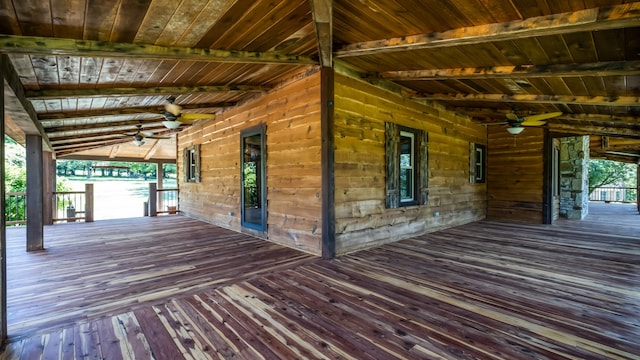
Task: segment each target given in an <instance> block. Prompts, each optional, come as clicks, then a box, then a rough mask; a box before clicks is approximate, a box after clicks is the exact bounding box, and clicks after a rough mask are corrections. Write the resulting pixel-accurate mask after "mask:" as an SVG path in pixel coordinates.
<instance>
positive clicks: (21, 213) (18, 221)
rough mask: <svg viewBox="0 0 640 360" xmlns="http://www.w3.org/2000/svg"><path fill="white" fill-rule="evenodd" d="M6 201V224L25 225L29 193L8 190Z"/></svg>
mask: <svg viewBox="0 0 640 360" xmlns="http://www.w3.org/2000/svg"><path fill="white" fill-rule="evenodd" d="M4 201H5V223H6V225H7V226H10V225H25V224H26V223H27V193H26V192H24V191H20V192H15V191H12V192H7V193H6V194H5V200H4Z"/></svg>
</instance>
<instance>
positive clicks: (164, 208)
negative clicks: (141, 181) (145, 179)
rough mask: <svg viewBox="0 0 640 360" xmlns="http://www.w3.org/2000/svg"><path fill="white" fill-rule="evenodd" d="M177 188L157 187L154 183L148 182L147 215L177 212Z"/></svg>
mask: <svg viewBox="0 0 640 360" xmlns="http://www.w3.org/2000/svg"><path fill="white" fill-rule="evenodd" d="M179 193H180V190H179V189H158V187H157V184H156V183H149V203H148V208H149V211H148V215H149V216H157V215H159V214H169V215H172V214H177V213H178V212H180V209H178V195H179Z"/></svg>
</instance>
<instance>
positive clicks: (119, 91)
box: [25, 85, 271, 100]
mask: <svg viewBox="0 0 640 360" xmlns="http://www.w3.org/2000/svg"><path fill="white" fill-rule="evenodd" d="M269 89H271V88H270V87H268V86H262V85H224V86H169V87H153V88H101V89H44V90H28V91H26V92H25V93H26V96H27V98H29V100H46V99H60V98H69V97H105V96H153V95H182V94H197V93H217V92H262V91H267V90H269Z"/></svg>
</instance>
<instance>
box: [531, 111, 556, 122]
mask: <svg viewBox="0 0 640 360" xmlns="http://www.w3.org/2000/svg"><path fill="white" fill-rule="evenodd" d="M560 115H562V112H560V111H557V112H550V113H544V114H537V115H529V116H525V118H524V121H540V120H546V119H551V118H554V117H556V116H560Z"/></svg>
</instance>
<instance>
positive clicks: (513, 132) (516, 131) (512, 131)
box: [507, 126, 524, 135]
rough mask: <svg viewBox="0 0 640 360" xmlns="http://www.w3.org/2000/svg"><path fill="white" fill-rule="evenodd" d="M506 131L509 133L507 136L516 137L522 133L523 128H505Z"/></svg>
mask: <svg viewBox="0 0 640 360" xmlns="http://www.w3.org/2000/svg"><path fill="white" fill-rule="evenodd" d="M507 131H508V132H509V134H511V135H518V134H520V133H521V132H522V131H524V128H523V127H522V126H511V127H508V128H507Z"/></svg>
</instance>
